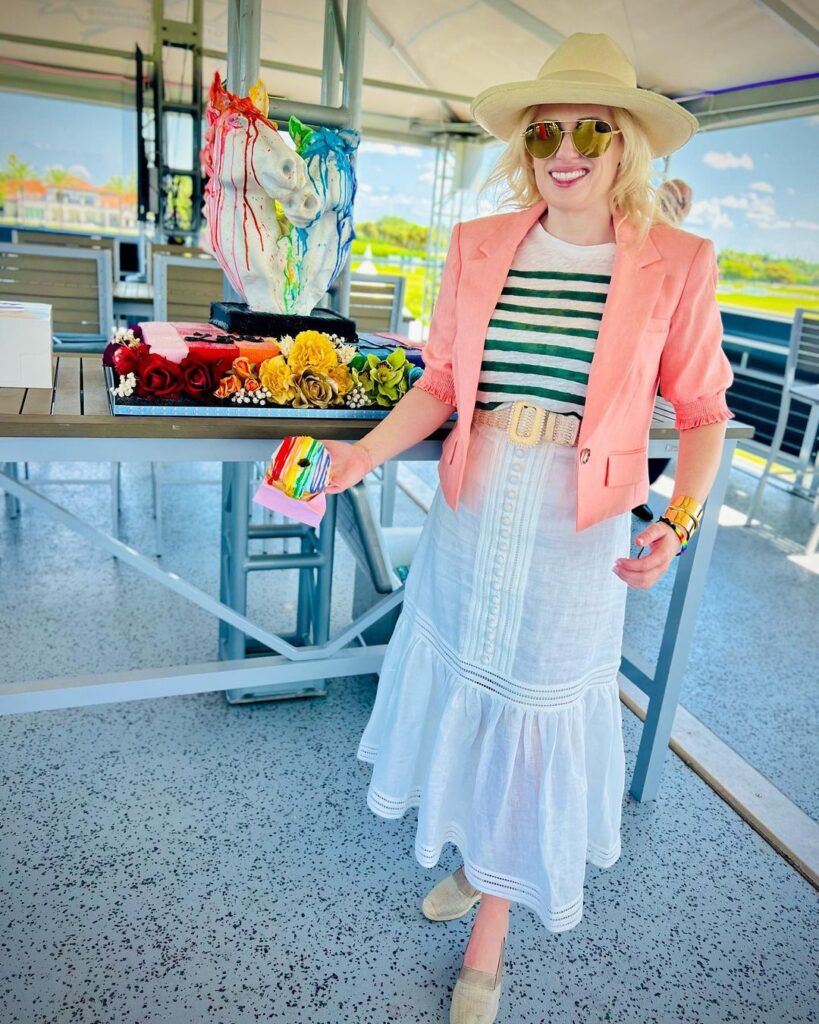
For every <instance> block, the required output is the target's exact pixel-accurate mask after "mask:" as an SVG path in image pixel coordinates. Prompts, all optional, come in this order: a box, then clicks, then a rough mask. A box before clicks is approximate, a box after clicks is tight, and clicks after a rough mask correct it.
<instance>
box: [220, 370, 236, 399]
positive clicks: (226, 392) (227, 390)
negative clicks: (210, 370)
mask: <svg viewBox="0 0 819 1024" xmlns="http://www.w3.org/2000/svg"><path fill="white" fill-rule="evenodd" d="M241 386H242V382H241V380H239V378H238V377H237V376H236V374H235V373H231V374H229V375H228V376H227V377H223V378H222V379H221V380H220V381H219V387H218V388H217V389H216V391H214V396H215V397H216V398H229V397H230V396H231V395H233V394H235V393H236V392H237V391H238V390H239V388H240V387H241Z"/></svg>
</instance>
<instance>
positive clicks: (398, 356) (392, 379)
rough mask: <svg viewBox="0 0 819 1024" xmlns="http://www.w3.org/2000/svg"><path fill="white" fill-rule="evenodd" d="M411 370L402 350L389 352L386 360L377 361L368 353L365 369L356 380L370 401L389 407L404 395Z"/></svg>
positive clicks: (376, 358)
mask: <svg viewBox="0 0 819 1024" xmlns="http://www.w3.org/2000/svg"><path fill="white" fill-rule="evenodd" d="M411 368H412V364H411V363H409V362H408V361H407V357H406V353H405V352H404V350H403V349H402V348H397V349H395V351H394V352H390V354H389V355H388V356H387V358H386V359H379V358H378V356H376V355H373V353H372V352H370V353H368V355H367V367H366V369H365V370H364V372H363V373H360V374H359V375H358V379H359V382H360V383H361V385H362V387H363V388H364V390H365V392H366V394H367V397H368V398H369V399H370V400H371V401H375V402H376V404H377V405H385V406H391V405H395V403H396V402H397V401H398V400H399V398H401V397H402V396H403V395H405V394H406V392H407V388H408V387H409V379H408V376H409V370H410V369H411Z"/></svg>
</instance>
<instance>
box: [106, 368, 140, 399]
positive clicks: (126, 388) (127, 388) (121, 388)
mask: <svg viewBox="0 0 819 1024" xmlns="http://www.w3.org/2000/svg"><path fill="white" fill-rule="evenodd" d="M135 387H136V375H135V374H133V373H127V374H126V375H125V376H124V377H120V379H119V384H117V386H116V387H115V388H109V389H108V390H109V391H110V392H111V394H112V395H114V396H115V397H116V398H130V397H131V395H132V394H133V393H134V388H135Z"/></svg>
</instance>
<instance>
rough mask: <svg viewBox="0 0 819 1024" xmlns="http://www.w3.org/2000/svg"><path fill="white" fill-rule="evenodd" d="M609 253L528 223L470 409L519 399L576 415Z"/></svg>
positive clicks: (611, 249) (611, 245)
mask: <svg viewBox="0 0 819 1024" xmlns="http://www.w3.org/2000/svg"><path fill="white" fill-rule="evenodd" d="M615 251H616V243H615V242H605V243H603V244H602V245H575V244H573V243H571V242H564V241H563V240H562V239H560V238H555V237H554V235H550V234H549V233H548V232H547V231H546V229H545V228H544V227H543V225H542V224H541V223H540V221H539V220H538V221H535V223H534V224H533V226H532V227H531V229H530V230H529V231H528V232H527V234H526V236H525V237H524V239H523V241H522V242H521V243H520V245H519V246H518V249H517V251H516V252H515V256H514V259H513V260H512V264H511V267H510V268H509V274H508V276H507V278H506V283H505V285H504V287H503V291H502V292H501V295H500V298H499V299H498V302H497V305H496V306H495V311H494V313H493V314H492V317H491V319H490V321H489V327H488V329H487V334H486V340H485V342H484V350H483V359H482V362H481V370H480V376H479V377H478V392H477V396H476V401H475V408H476V409H495V408H497V407H498V406H500V405H507V404H511V403H512V402H515V401H517V400H519V399H524V400H526V401H528V402H532V403H535V404H538V405H541V406H543V407H544V408H546V409H552V410H554V411H555V412H563V413H565V412H576V413H579V414H580V415H581V416H582V415H583V408H584V406H585V401H586V387H587V384H588V380H589V366H590V364H591V361H592V356H593V355H594V344H595V341H596V339H597V335H598V332H599V329H600V321H601V319H602V317H603V307H604V305H605V302H606V296H607V295H608V290H609V284H610V282H611V271H612V267H613V265H614V254H615Z"/></svg>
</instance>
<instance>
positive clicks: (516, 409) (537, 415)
mask: <svg viewBox="0 0 819 1024" xmlns="http://www.w3.org/2000/svg"><path fill="white" fill-rule="evenodd" d="M546 416H547V411H546V409H544V408H543V407H542V406H540V405H531V404H530V403H529V402H515V404H514V405H513V406H512V413H511V415H510V417H509V426H508V428H507V431H506V432H507V434H508V435H509V440H510V441H512V442H513V444H522V445H528V446H530V447H531V446H533V445H536V444H537V443H538V440H539V439H540V435H541V431H542V430H543V424H544V422H545V421H546ZM524 417H525V418H524ZM522 418H524V419H523V424H521V419H522ZM527 427H528V428H529V429H526V428H527ZM522 428H523V429H522Z"/></svg>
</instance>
